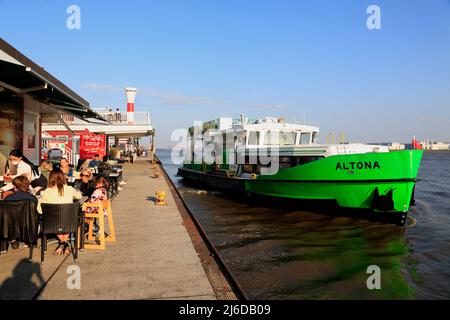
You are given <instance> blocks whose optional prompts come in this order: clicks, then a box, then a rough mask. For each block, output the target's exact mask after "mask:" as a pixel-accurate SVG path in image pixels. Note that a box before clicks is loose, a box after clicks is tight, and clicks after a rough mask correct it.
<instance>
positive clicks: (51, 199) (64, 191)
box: [38, 169, 82, 255]
mask: <svg viewBox="0 0 450 320" xmlns="http://www.w3.org/2000/svg"><path fill="white" fill-rule="evenodd" d="M81 197H82V195H81V193H80V192H78V191H76V190H75V189H74V188H72V187H70V186H68V185H67V180H66V177H65V175H64V172H63V171H62V170H60V169H56V170H53V171H52V172H51V173H50V177H49V180H48V187H47V189H45V190H44V191H43V192H42V193H41V198H40V199H39V205H38V212H39V213H42V208H41V206H40V205H41V204H42V203H48V204H66V203H73V201H74V200H80V199H81ZM57 237H58V240H59V245H58V247H57V248H56V250H55V252H54V254H55V255H61V254H63V253H64V254H67V255H69V254H70V253H71V250H70V246H69V234H68V233H66V234H59V235H57Z"/></svg>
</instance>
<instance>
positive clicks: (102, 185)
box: [88, 177, 109, 216]
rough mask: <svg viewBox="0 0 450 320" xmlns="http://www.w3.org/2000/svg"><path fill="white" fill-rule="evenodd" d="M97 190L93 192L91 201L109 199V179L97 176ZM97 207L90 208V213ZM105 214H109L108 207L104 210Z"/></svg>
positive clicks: (95, 184)
mask: <svg viewBox="0 0 450 320" xmlns="http://www.w3.org/2000/svg"><path fill="white" fill-rule="evenodd" d="M94 186H95V190H94V192H93V193H92V195H91V197H90V199H89V203H95V202H98V201H104V200H108V190H107V188H108V187H109V186H108V181H107V180H106V179H105V178H104V177H96V178H95V179H94ZM95 210H96V209H95V208H90V211H88V212H89V213H95V212H96V211H95ZM104 215H105V216H106V215H107V211H106V209H105V210H104Z"/></svg>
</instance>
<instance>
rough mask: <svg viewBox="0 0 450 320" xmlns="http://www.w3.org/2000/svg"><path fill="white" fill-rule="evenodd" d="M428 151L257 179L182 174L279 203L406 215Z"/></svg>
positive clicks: (330, 162)
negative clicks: (322, 204) (306, 202)
mask: <svg viewBox="0 0 450 320" xmlns="http://www.w3.org/2000/svg"><path fill="white" fill-rule="evenodd" d="M422 155H423V151H419V150H408V151H398V152H389V153H364V154H351V155H337V156H330V157H327V158H323V159H321V160H317V161H314V162H310V163H308V164H304V165H300V166H296V167H293V168H288V169H280V170H279V171H278V173H276V174H275V175H260V176H257V177H256V178H255V179H241V178H228V177H222V176H220V177H219V176H215V175H214V174H211V173H206V172H201V171H197V170H192V169H187V168H180V170H179V174H180V175H181V176H183V177H185V178H188V179H192V180H197V181H200V182H204V183H206V184H207V185H208V186H210V187H214V188H218V189H221V190H224V191H237V192H246V193H248V194H256V195H265V196H271V197H277V198H289V199H302V200H332V201H335V202H336V203H337V204H338V205H339V206H340V207H345V208H356V209H371V210H373V211H377V212H402V213H406V212H408V210H409V209H410V206H411V204H412V203H413V195H414V187H415V184H416V179H417V174H418V170H419V166H420V162H421V159H422Z"/></svg>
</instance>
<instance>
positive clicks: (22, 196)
mask: <svg viewBox="0 0 450 320" xmlns="http://www.w3.org/2000/svg"><path fill="white" fill-rule="evenodd" d="M24 200H30V201H33V202H34V204H36V205H37V203H38V200H37V198H36V197H35V196H33V195H32V194H31V193H28V192H23V191H16V192H14V193H13V194H12V195H10V196H8V197H6V198H5V201H24Z"/></svg>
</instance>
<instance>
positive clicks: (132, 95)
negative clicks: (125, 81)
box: [125, 87, 137, 124]
mask: <svg viewBox="0 0 450 320" xmlns="http://www.w3.org/2000/svg"><path fill="white" fill-rule="evenodd" d="M136 91H137V89H136V88H130V87H128V88H125V94H126V95H127V122H128V124H133V123H134V101H135V99H136Z"/></svg>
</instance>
